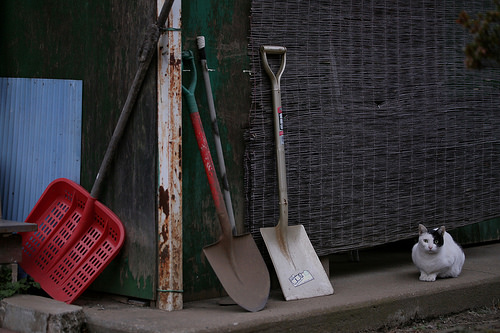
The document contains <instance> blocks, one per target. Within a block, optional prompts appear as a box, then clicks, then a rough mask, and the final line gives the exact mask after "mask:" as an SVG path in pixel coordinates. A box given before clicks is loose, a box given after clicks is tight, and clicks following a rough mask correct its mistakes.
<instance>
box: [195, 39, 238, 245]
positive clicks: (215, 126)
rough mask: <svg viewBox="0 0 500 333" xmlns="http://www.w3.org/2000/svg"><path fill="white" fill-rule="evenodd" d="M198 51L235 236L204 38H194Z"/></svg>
mask: <svg viewBox="0 0 500 333" xmlns="http://www.w3.org/2000/svg"><path fill="white" fill-rule="evenodd" d="M196 41H197V44H198V50H199V52H200V62H201V71H202V73H203V81H204V82H205V91H206V93H207V102H208V110H209V112H210V120H211V121H212V133H213V136H214V142H215V151H216V152H217V161H218V162H219V173H220V177H221V180H222V188H223V190H224V200H225V202H226V209H227V214H228V215H229V222H230V223H231V230H232V232H233V235H236V222H235V220H234V212H233V204H232V201H231V192H230V190H229V181H228V179H227V173H226V163H225V162H224V152H223V151H222V144H221V141H220V134H219V125H218V124H217V113H216V111H215V104H214V98H213V96H212V85H211V84H210V76H209V74H208V64H207V55H206V52H205V37H203V36H198V37H196Z"/></svg>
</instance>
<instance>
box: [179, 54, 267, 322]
mask: <svg viewBox="0 0 500 333" xmlns="http://www.w3.org/2000/svg"><path fill="white" fill-rule="evenodd" d="M182 60H183V63H184V64H189V65H190V67H191V68H190V70H191V83H190V84H189V88H186V87H185V86H182V93H183V96H184V97H185V99H186V102H187V105H188V108H189V114H190V117H191V122H192V124H193V128H194V132H195V135H196V141H197V142H198V147H199V149H200V153H201V157H202V160H203V165H204V167H205V172H206V174H207V178H208V183H209V186H210V191H211V192H212V198H213V200H214V204H215V210H216V212H217V217H218V219H219V223H220V227H221V230H222V234H221V236H220V238H219V240H218V241H217V242H215V243H214V244H211V245H208V246H206V247H204V248H203V253H205V256H206V257H207V259H208V261H209V262H210V265H211V266H212V268H213V270H214V271H215V274H216V275H217V277H218V278H219V281H220V282H221V283H222V286H223V287H224V289H225V290H226V292H227V294H228V295H229V297H231V298H232V299H233V301H235V302H236V303H237V304H238V305H240V306H241V307H242V308H244V309H246V310H248V311H252V312H255V311H259V310H261V309H263V308H264V306H265V305H266V303H267V298H268V297H269V288H270V280H269V272H268V271H267V267H266V264H265V262H264V259H262V256H261V254H260V252H259V249H258V248H257V245H256V244H255V241H254V240H253V238H252V236H251V235H250V234H244V235H240V236H233V235H232V233H231V224H230V222H229V216H228V213H227V210H226V207H225V205H224V198H223V196H222V192H221V189H220V186H219V181H218V179H217V174H216V171H215V167H214V163H213V161H212V156H211V155H210V149H209V147H208V142H207V138H206V136H205V132H204V130H203V124H202V122H201V119H200V114H199V113H198V106H197V105H196V99H195V97H194V91H195V88H196V67H195V64H194V56H193V53H192V52H191V51H186V52H183V55H182Z"/></svg>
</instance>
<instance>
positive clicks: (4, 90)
mask: <svg viewBox="0 0 500 333" xmlns="http://www.w3.org/2000/svg"><path fill="white" fill-rule="evenodd" d="M81 115H82V81H76V80H48V79H20V78H0V196H1V201H2V213H3V217H4V218H5V219H10V220H17V221H24V220H25V219H26V217H27V216H28V214H29V212H30V211H31V209H32V208H33V206H34V205H35V204H36V202H37V200H38V199H39V198H40V196H41V195H42V193H43V191H44V190H45V188H46V187H47V185H48V184H49V183H50V182H51V181H53V180H54V179H56V178H60V177H64V178H68V179H71V180H73V181H75V182H76V183H80V156H81V119H82V117H81Z"/></svg>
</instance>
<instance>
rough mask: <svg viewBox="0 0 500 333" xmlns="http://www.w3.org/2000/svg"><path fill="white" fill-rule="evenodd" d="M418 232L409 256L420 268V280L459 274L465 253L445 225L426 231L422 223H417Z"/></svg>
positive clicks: (431, 279)
mask: <svg viewBox="0 0 500 333" xmlns="http://www.w3.org/2000/svg"><path fill="white" fill-rule="evenodd" d="M418 232H419V237H418V243H416V244H415V245H414V246H413V249H412V251H411V257H412V259H413V263H414V264H415V266H417V268H418V269H419V270H420V280H421V281H435V280H436V277H440V278H447V277H457V276H459V275H460V272H461V271H462V266H463V265H464V262H465V254H464V251H463V250H462V248H461V247H460V245H458V244H457V243H455V241H454V240H453V237H451V235H450V234H449V233H447V232H446V229H445V227H444V226H442V227H440V228H435V229H432V230H430V231H428V230H427V228H426V227H425V226H424V225H422V224H419V225H418Z"/></svg>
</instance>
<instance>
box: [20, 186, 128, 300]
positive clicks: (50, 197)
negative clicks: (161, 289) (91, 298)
mask: <svg viewBox="0 0 500 333" xmlns="http://www.w3.org/2000/svg"><path fill="white" fill-rule="evenodd" d="M92 201H94V202H93V203H94V209H93V212H91V215H89V217H90V221H84V219H85V218H82V214H83V211H84V208H85V206H86V205H87V204H88V203H92ZM26 222H30V223H36V224H38V230H37V231H35V232H27V233H23V235H22V240H23V260H22V263H21V267H22V268H23V269H24V270H25V271H26V273H28V274H29V275H30V276H31V277H32V278H33V279H34V280H35V281H36V282H38V283H40V285H41V287H42V288H43V290H45V291H46V292H47V293H48V294H49V295H50V296H51V297H53V298H54V299H56V300H59V301H63V302H66V303H68V304H70V303H72V302H73V301H74V300H75V299H76V298H78V297H79V296H80V295H81V294H82V293H83V291H84V290H85V289H87V287H88V286H89V285H90V284H91V283H92V282H93V281H94V280H95V279H96V278H97V276H99V274H100V273H101V272H102V271H103V270H104V268H105V267H106V266H107V265H108V264H109V263H110V262H111V260H112V259H113V258H114V257H115V256H116V255H117V254H118V252H119V251H120V248H121V247H122V245H123V241H124V239H125V229H124V228H123V225H122V223H121V221H120V220H119V219H118V217H117V216H116V215H115V214H114V213H113V212H112V211H111V210H110V209H108V208H107V207H106V206H104V205H103V204H102V203H100V202H98V201H96V200H95V199H93V198H92V197H91V196H90V194H89V193H88V192H87V191H86V190H85V189H84V188H83V187H81V186H80V185H78V184H76V183H74V182H72V181H71V180H68V179H64V178H60V179H56V180H54V181H53V182H52V183H50V185H49V186H48V187H47V189H46V190H45V192H44V193H43V195H42V196H41V197H40V199H39V200H38V202H37V204H36V205H35V207H34V208H33V210H32V211H31V213H30V214H29V216H28V217H27V219H26ZM79 223H88V227H85V225H84V224H81V225H80V226H79V228H77V226H78V224H79ZM82 227H83V228H82ZM75 233H77V234H75ZM70 238H71V239H70ZM71 243H72V244H71Z"/></svg>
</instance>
